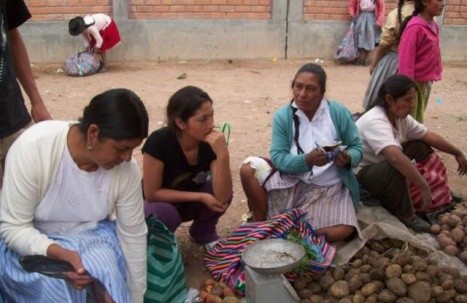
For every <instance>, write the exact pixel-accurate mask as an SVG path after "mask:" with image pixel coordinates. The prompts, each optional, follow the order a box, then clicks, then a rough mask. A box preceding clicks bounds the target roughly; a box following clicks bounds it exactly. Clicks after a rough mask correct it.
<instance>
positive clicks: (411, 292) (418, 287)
mask: <svg viewBox="0 0 467 303" xmlns="http://www.w3.org/2000/svg"><path fill="white" fill-rule="evenodd" d="M408 296H409V298H411V299H413V300H414V301H415V302H428V301H430V299H431V286H430V283H428V282H426V281H417V282H415V283H414V284H412V285H410V286H409V289H408Z"/></svg>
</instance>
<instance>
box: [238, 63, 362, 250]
mask: <svg viewBox="0 0 467 303" xmlns="http://www.w3.org/2000/svg"><path fill="white" fill-rule="evenodd" d="M325 90H326V73H325V71H324V70H323V68H322V67H321V66H319V65H316V64H313V63H309V64H305V65H303V66H302V67H301V68H300V69H299V70H298V72H297V74H296V76H295V78H294V80H293V81H292V94H293V99H292V101H291V102H290V103H289V104H286V105H284V106H283V107H281V108H280V109H279V110H277V111H276V113H275V114H274V118H273V123H272V143H271V148H270V156H271V161H268V160H265V159H263V158H258V157H249V158H247V159H246V160H245V161H244V163H243V165H242V167H241V169H240V178H241V182H242V186H243V190H244V191H245V194H246V196H247V198H248V204H249V207H250V209H251V210H252V212H253V216H254V219H255V220H257V221H262V220H266V219H267V218H271V217H273V216H275V215H277V214H279V213H282V212H284V211H286V210H287V209H290V208H301V209H303V210H304V211H305V212H306V215H305V216H304V218H303V219H304V220H306V221H308V222H309V223H310V224H311V226H312V227H313V228H314V229H315V231H316V233H317V234H318V235H327V240H328V241H330V242H334V241H340V240H345V239H347V238H349V236H351V235H353V234H354V233H355V232H356V231H359V228H358V223H357V218H356V213H355V207H356V205H357V203H358V201H359V198H360V197H359V192H358V184H357V180H356V178H355V176H354V174H353V173H352V170H351V169H352V167H355V166H356V165H357V164H358V163H359V162H360V159H361V156H362V145H361V141H360V137H359V136H358V131H357V128H356V126H355V124H354V122H353V120H352V117H351V114H350V113H349V111H348V110H347V109H346V108H345V107H344V106H342V105H341V104H340V103H337V102H333V101H328V100H326V99H325V98H324V93H325ZM331 142H333V143H335V142H340V143H342V146H337V147H336V146H334V147H329V148H326V147H325V146H326V145H327V143H331ZM337 145H338V144H337Z"/></svg>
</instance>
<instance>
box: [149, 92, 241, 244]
mask: <svg viewBox="0 0 467 303" xmlns="http://www.w3.org/2000/svg"><path fill="white" fill-rule="evenodd" d="M212 104H213V102H212V99H211V97H209V95H208V94H207V93H206V92H204V91H203V90H201V89H200V88H198V87H195V86H186V87H184V88H181V89H180V90H178V91H177V92H175V93H174V94H173V95H172V97H170V99H169V103H168V105H167V127H164V128H161V129H158V130H156V131H154V132H153V133H152V134H151V135H150V136H149V138H148V139H147V140H146V142H145V144H144V146H143V188H144V195H145V198H146V202H145V213H146V216H149V215H151V214H154V215H155V216H156V217H157V218H158V219H159V220H161V221H162V222H164V224H165V225H167V227H168V228H169V230H170V231H171V232H175V230H176V229H177V228H178V226H180V224H181V223H182V222H187V221H192V220H193V223H192V224H191V226H190V230H189V233H190V236H191V238H192V239H193V240H194V241H195V242H197V243H201V244H205V247H206V248H207V249H209V248H211V247H212V246H213V245H214V244H215V243H216V241H217V240H218V239H219V236H218V234H217V230H216V225H217V222H218V220H219V218H220V217H221V216H222V215H223V214H224V213H225V211H226V210H227V208H228V207H229V205H230V202H231V200H232V176H231V173H230V156H229V150H228V148H227V142H226V140H225V137H224V135H223V134H222V133H221V132H220V131H219V130H217V129H215V128H214V110H213V105H212Z"/></svg>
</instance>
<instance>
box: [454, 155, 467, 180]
mask: <svg viewBox="0 0 467 303" xmlns="http://www.w3.org/2000/svg"><path fill="white" fill-rule="evenodd" d="M456 161H457V164H458V165H459V166H458V167H457V172H458V173H459V175H465V174H467V159H466V158H465V155H464V154H463V153H461V154H460V155H457V156H456Z"/></svg>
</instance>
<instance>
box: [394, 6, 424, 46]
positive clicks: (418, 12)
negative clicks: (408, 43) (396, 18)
mask: <svg viewBox="0 0 467 303" xmlns="http://www.w3.org/2000/svg"><path fill="white" fill-rule="evenodd" d="M414 2H415V9H414V11H413V13H412V15H411V16H408V17H407V18H405V19H404V21H403V22H402V25H401V27H400V29H399V34H398V35H397V43H398V44H399V42H400V40H401V37H402V33H403V32H404V30H405V28H406V27H407V24H408V23H409V21H410V20H411V19H412V17H414V16H417V15H418V14H420V13H421V12H423V10H424V9H425V5H424V4H423V0H415V1H414Z"/></svg>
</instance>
